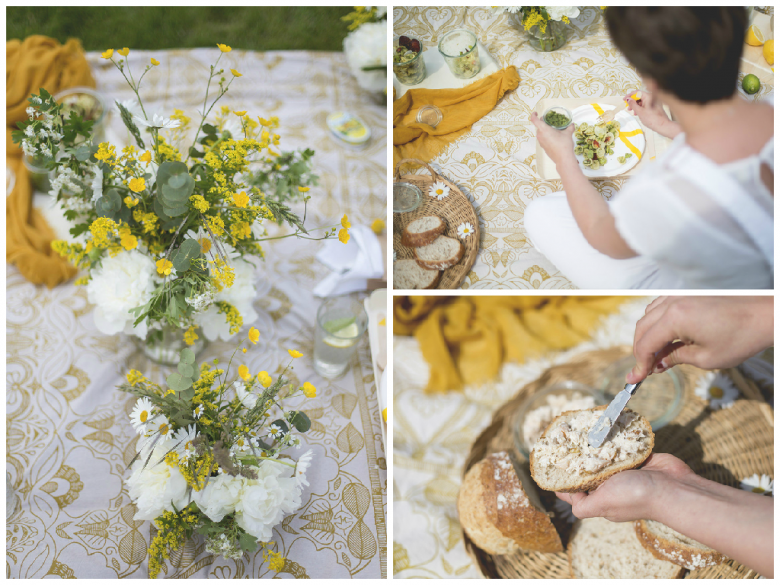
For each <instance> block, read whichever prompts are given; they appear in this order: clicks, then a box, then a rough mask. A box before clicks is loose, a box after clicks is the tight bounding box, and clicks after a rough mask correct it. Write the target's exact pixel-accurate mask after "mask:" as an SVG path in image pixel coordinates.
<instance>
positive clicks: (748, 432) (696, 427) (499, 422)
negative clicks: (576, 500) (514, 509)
mask: <svg viewBox="0 0 780 585" xmlns="http://www.w3.org/2000/svg"><path fill="white" fill-rule="evenodd" d="M630 353H631V348H628V347H615V348H612V349H607V350H599V351H594V352H589V353H585V354H582V355H581V356H578V357H577V358H576V359H575V361H572V362H569V363H567V364H563V365H560V366H555V367H552V368H550V369H549V370H547V371H546V372H545V373H544V374H542V376H541V377H540V378H539V379H537V380H535V381H533V382H531V383H530V384H528V385H527V386H525V387H524V388H522V389H521V390H520V391H519V392H518V393H517V394H516V395H515V397H514V398H512V399H511V400H510V401H509V402H507V403H506V404H504V405H503V406H501V407H500V408H499V409H498V410H497V411H496V413H495V414H494V415H493V420H492V422H491V424H490V426H488V427H487V428H486V429H485V430H484V431H483V432H482V434H481V435H480V436H479V437H478V438H477V440H476V441H475V443H474V445H472V447H471V451H470V453H469V455H468V457H467V459H466V464H465V466H464V469H463V475H465V474H466V472H467V471H468V470H469V469H470V468H471V466H472V465H475V464H476V463H478V462H479V461H480V460H482V459H483V458H484V457H485V456H486V455H488V454H490V453H495V452H497V451H505V450H506V451H514V453H515V454H516V455H517V456H518V458H519V460H520V461H523V462H524V463H525V462H527V459H526V458H525V457H523V455H522V454H520V453H519V452H518V451H516V450H515V449H514V441H513V432H512V429H513V423H514V418H515V414H516V412H517V409H518V407H519V406H520V405H521V404H522V403H523V401H524V400H525V399H526V398H527V397H528V396H529V395H531V394H533V393H534V392H536V391H538V390H540V389H542V388H544V387H546V386H549V385H550V384H553V383H557V382H564V381H567V380H576V381H578V382H581V383H583V384H587V385H589V386H591V387H597V386H598V383H599V382H600V381H601V375H602V373H603V371H604V369H605V368H606V367H607V366H609V365H610V364H612V363H614V362H615V361H617V360H619V359H620V358H623V357H625V356H627V355H630ZM675 371H676V372H677V374H678V376H679V377H680V379H681V382H682V384H683V406H682V409H681V410H680V413H679V414H678V415H677V416H676V417H675V419H674V420H673V421H672V422H671V423H669V424H668V425H667V426H665V427H663V428H661V429H659V430H658V431H656V433H655V447H654V448H653V452H655V453H672V454H673V455H675V456H677V457H679V458H680V459H682V460H683V461H685V462H686V463H687V464H688V465H689V466H690V467H691V468H692V469H693V471H695V472H696V473H697V474H699V475H701V476H702V477H706V478H707V479H711V480H713V481H717V482H719V483H722V484H725V485H731V486H732V487H737V486H738V485H739V481H740V480H741V479H743V478H745V477H748V476H750V475H753V474H754V473H758V474H767V475H769V476H771V477H774V414H773V412H772V409H771V408H770V406H769V405H768V404H767V403H766V402H765V401H764V400H763V398H762V397H761V393H760V391H759V390H758V389H757V388H756V387H755V385H754V384H753V383H752V382H751V381H749V380H746V379H745V378H744V377H743V376H742V375H741V374H740V372H739V371H738V370H736V369H731V370H724V373H725V374H727V375H728V376H729V377H730V378H731V379H732V381H733V382H734V383H735V385H736V386H737V387H738V388H739V390H740V397H739V399H738V400H737V401H735V403H734V405H733V406H731V407H730V408H726V409H723V410H718V411H711V410H709V409H708V408H707V405H706V403H705V402H704V401H703V400H701V399H700V398H698V397H697V396H696V395H695V394H694V389H695V388H696V384H697V383H698V381H699V380H700V378H701V377H702V375H703V374H704V372H703V371H702V370H699V369H698V368H694V367H692V366H677V367H676V368H675ZM539 495H540V497H541V499H542V502H543V503H544V505H545V507H546V509H547V510H548V511H549V510H552V509H553V504H554V502H555V499H556V497H555V494H554V493H552V492H545V491H542V490H539ZM552 520H553V524H554V525H555V527H556V528H557V529H558V532H559V533H560V534H561V539H562V540H563V543H564V547H565V546H566V545H567V544H568V540H569V534H570V533H571V527H572V525H571V524H569V523H568V522H566V520H565V519H562V518H559V517H557V516H555V515H553V516H552ZM463 540H464V541H465V544H466V550H467V551H468V552H469V554H470V555H471V557H472V558H473V559H474V562H475V563H476V565H477V567H478V568H479V570H480V571H481V572H482V574H483V575H484V576H485V577H487V578H489V579H568V578H570V573H569V562H568V557H567V555H566V552H561V553H555V554H545V553H540V552H518V553H515V554H511V555H491V554H488V553H486V552H485V551H483V550H482V549H480V548H479V547H477V546H476V545H475V544H474V543H473V542H471V540H470V539H469V537H468V536H467V535H466V533H465V532H464V533H463ZM685 578H686V579H695V578H696V579H750V578H752V579H756V578H758V575H757V574H756V572H755V571H752V570H750V569H748V568H747V567H744V566H742V565H740V564H739V563H737V562H736V561H732V560H730V561H727V562H726V563H723V564H721V565H716V566H714V567H707V568H705V569H697V570H694V571H687V572H686V575H685Z"/></svg>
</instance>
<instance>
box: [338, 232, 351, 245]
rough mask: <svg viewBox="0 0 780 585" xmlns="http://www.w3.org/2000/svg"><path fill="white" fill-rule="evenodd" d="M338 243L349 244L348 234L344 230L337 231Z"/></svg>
mask: <svg viewBox="0 0 780 585" xmlns="http://www.w3.org/2000/svg"><path fill="white" fill-rule="evenodd" d="M339 242H341V243H342V244H346V243H347V242H349V232H348V231H347V230H346V229H344V228H341V229H340V230H339Z"/></svg>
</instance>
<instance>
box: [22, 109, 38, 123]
mask: <svg viewBox="0 0 780 585" xmlns="http://www.w3.org/2000/svg"><path fill="white" fill-rule="evenodd" d="M37 111H38V110H36V109H35V108H33V107H32V106H30V107H29V108H27V109H26V110H25V112H27V116H28V117H29V118H30V119H32V120H34V119H35V114H36V112H37Z"/></svg>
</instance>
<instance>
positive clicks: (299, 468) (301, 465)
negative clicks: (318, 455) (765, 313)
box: [295, 449, 314, 485]
mask: <svg viewBox="0 0 780 585" xmlns="http://www.w3.org/2000/svg"><path fill="white" fill-rule="evenodd" d="M312 457H314V452H313V451H312V450H311V449H309V450H308V451H306V453H304V454H303V455H301V456H300V458H299V459H298V463H296V464H295V478H296V479H297V480H298V485H309V482H308V481H306V470H307V469H309V466H310V465H311V460H312Z"/></svg>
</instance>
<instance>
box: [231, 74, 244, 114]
mask: <svg viewBox="0 0 780 585" xmlns="http://www.w3.org/2000/svg"><path fill="white" fill-rule="evenodd" d="M230 72H231V73H232V74H233V75H235V76H236V77H241V73H239V72H238V71H236V70H235V69H231V70H230ZM241 115H242V116H243V115H244V114H241Z"/></svg>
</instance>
